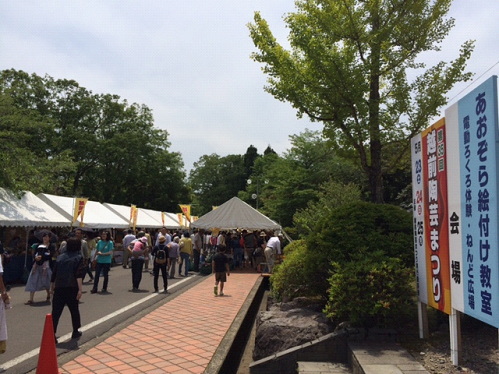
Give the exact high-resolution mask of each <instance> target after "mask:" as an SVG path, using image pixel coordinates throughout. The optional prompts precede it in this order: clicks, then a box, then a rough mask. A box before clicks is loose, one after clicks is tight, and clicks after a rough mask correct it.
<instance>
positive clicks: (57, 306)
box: [50, 237, 87, 343]
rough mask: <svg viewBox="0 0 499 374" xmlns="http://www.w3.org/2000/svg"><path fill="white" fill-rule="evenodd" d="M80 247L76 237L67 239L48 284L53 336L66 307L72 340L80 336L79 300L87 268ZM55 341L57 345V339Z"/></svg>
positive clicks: (79, 241) (80, 244)
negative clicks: (69, 318)
mask: <svg viewBox="0 0 499 374" xmlns="http://www.w3.org/2000/svg"><path fill="white" fill-rule="evenodd" d="M81 247H82V243H81V240H80V239H79V238H78V237H74V238H69V239H68V241H67V243H66V251H65V252H64V253H63V254H61V255H60V256H59V257H57V261H56V263H55V266H54V271H53V273H52V279H51V283H50V292H51V293H52V295H53V299H52V323H53V325H54V335H55V334H56V333H57V326H58V324H59V319H60V318H61V315H62V311H63V310H64V307H65V306H66V305H67V307H68V309H69V312H70V313H71V323H72V326H73V334H72V335H71V338H72V339H77V338H79V337H80V336H81V335H82V334H81V332H80V331H79V328H80V327H81V317H80V309H79V300H80V298H81V295H82V291H83V290H82V287H83V277H84V276H85V272H86V269H87V268H86V267H85V260H84V258H83V256H82V255H81V253H80V251H81ZM55 339H56V343H57V337H56V338H55Z"/></svg>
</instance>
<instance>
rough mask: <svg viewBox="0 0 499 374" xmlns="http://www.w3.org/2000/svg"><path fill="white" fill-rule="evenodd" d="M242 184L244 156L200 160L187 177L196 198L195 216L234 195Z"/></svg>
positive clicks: (206, 157)
mask: <svg viewBox="0 0 499 374" xmlns="http://www.w3.org/2000/svg"><path fill="white" fill-rule="evenodd" d="M245 184H246V173H245V165H244V159H243V156H241V155H228V156H225V157H220V156H219V155H217V154H211V155H204V156H202V157H200V159H199V160H198V161H197V162H195V163H194V168H193V169H192V170H191V172H190V174H189V185H190V186H191V189H192V192H193V194H194V196H195V198H194V207H193V209H194V211H195V212H196V214H197V215H202V214H205V213H207V212H209V211H210V210H211V209H212V207H213V206H217V205H220V204H223V203H224V202H226V201H227V200H229V199H231V198H232V197H234V196H237V194H238V192H239V191H240V190H243V189H244V187H245Z"/></svg>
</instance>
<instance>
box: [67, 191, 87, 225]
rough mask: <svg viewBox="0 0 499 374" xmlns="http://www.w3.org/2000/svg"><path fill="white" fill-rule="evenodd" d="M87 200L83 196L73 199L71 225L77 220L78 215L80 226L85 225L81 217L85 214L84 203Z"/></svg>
mask: <svg viewBox="0 0 499 374" xmlns="http://www.w3.org/2000/svg"><path fill="white" fill-rule="evenodd" d="M87 201H88V199H86V198H83V197H77V198H76V199H75V206H74V214H73V222H72V223H71V225H74V223H75V222H76V221H77V220H78V217H80V227H84V226H85V223H84V222H83V217H84V215H85V205H86V204H87Z"/></svg>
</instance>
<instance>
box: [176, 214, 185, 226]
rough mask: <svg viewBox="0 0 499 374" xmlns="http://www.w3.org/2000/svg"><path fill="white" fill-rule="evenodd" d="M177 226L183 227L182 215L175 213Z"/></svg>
mask: <svg viewBox="0 0 499 374" xmlns="http://www.w3.org/2000/svg"><path fill="white" fill-rule="evenodd" d="M177 219H178V224H179V225H180V226H181V227H184V215H183V214H182V213H177Z"/></svg>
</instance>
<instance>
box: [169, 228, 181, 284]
mask: <svg viewBox="0 0 499 374" xmlns="http://www.w3.org/2000/svg"><path fill="white" fill-rule="evenodd" d="M179 241H180V239H179V237H178V236H176V237H175V238H173V241H171V242H170V243H169V244H168V260H169V267H170V270H169V271H170V279H175V271H176V268H177V263H178V262H179V256H180V246H179ZM178 271H179V273H180V266H179V267H178Z"/></svg>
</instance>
